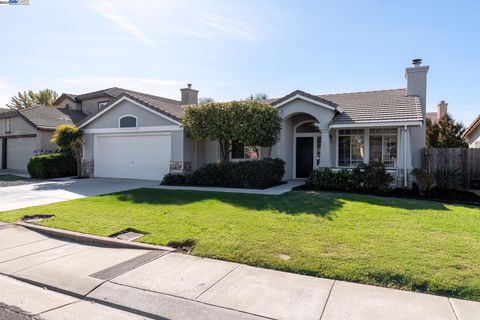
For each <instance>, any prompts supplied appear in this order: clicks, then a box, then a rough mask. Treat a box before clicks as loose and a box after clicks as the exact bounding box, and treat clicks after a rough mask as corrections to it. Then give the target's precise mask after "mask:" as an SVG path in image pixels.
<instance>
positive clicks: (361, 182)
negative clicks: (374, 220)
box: [307, 162, 393, 193]
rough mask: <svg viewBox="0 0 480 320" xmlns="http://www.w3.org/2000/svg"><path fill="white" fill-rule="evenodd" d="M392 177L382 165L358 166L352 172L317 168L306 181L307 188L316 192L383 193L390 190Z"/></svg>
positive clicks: (379, 163) (377, 163)
mask: <svg viewBox="0 0 480 320" xmlns="http://www.w3.org/2000/svg"><path fill="white" fill-rule="evenodd" d="M392 181H393V177H392V176H391V175H389V174H388V173H387V171H386V170H385V167H384V166H383V163H381V162H374V163H372V164H370V165H366V164H360V165H358V167H356V168H355V169H353V170H352V171H349V170H346V169H342V170H338V171H332V170H331V169H329V168H317V169H315V170H313V171H312V173H311V174H310V176H309V177H308V179H307V186H308V187H310V188H313V189H317V190H340V191H367V192H377V193H378V192H380V193H384V192H387V191H388V190H389V189H390V183H391V182H392Z"/></svg>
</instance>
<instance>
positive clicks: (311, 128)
mask: <svg viewBox="0 0 480 320" xmlns="http://www.w3.org/2000/svg"><path fill="white" fill-rule="evenodd" d="M307 132H320V128H319V127H318V125H317V124H316V123H315V122H313V121H312V122H306V123H304V124H301V125H299V126H298V127H297V133H307Z"/></svg>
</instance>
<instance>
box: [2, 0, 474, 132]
mask: <svg viewBox="0 0 480 320" xmlns="http://www.w3.org/2000/svg"><path fill="white" fill-rule="evenodd" d="M479 12H480V2H479V1H419V0H416V1H403V0H402V1H393V0H392V1H389V0H383V1H366V0H365V1H358V0H357V1H342V0H339V1H320V0H317V1H302V0H297V1H291V0H290V1H286V0H255V1H251V0H242V1H233V0H232V1H230V0H217V1H213V0H142V1H133V0H129V1H127V0H95V1H94V0H85V1H83V0H76V1H61V0H58V1H53V0H30V5H28V6H9V5H0V28H1V29H2V31H3V32H2V35H1V37H0V50H1V52H2V59H0V106H2V107H3V106H4V105H5V103H7V102H9V101H10V98H11V96H12V95H14V94H16V93H17V92H18V91H24V90H28V89H33V90H39V89H44V88H50V89H54V90H56V91H57V92H59V93H62V92H67V93H77V94H80V93H85V92H89V91H95V90H100V89H103V88H109V87H113V86H118V87H123V88H127V89H131V90H138V91H143V92H147V93H151V94H155V95H160V96H165V97H169V98H173V99H180V91H179V89H180V88H182V87H185V86H186V84H187V83H192V84H193V87H194V88H195V89H198V90H200V97H211V98H214V99H215V100H216V101H226V100H231V99H241V98H246V97H247V96H249V95H250V94H252V93H257V92H265V93H267V94H268V96H269V97H271V98H275V97H282V96H284V95H286V94H288V93H290V92H292V91H294V90H296V89H300V90H303V91H306V92H309V93H312V94H326V93H340V92H352V91H368V90H381V89H391V88H404V87H406V82H405V77H404V76H405V68H406V67H409V66H411V60H412V59H413V58H422V59H423V61H424V65H429V66H430V71H429V74H428V93H427V95H428V98H427V100H428V101H427V110H429V111H433V110H435V108H436V107H435V106H436V104H437V103H438V102H439V101H440V100H446V101H447V102H448V103H449V112H450V113H451V114H452V115H453V116H454V118H455V119H457V120H459V121H462V122H463V123H464V124H466V125H467V124H469V123H470V122H471V121H472V120H473V119H474V118H475V117H476V115H477V114H479V113H480V77H479V74H480V59H479V57H480V41H479V39H480V19H479Z"/></svg>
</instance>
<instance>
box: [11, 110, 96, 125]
mask: <svg viewBox="0 0 480 320" xmlns="http://www.w3.org/2000/svg"><path fill="white" fill-rule="evenodd" d="M16 112H17V114H20V115H21V116H23V117H24V118H25V119H26V120H27V121H28V122H30V123H31V124H32V125H33V126H35V127H36V128H39V129H55V128H56V127H57V126H59V125H61V124H77V123H78V122H80V120H81V119H83V118H85V117H86V116H87V115H86V114H84V113H83V112H80V111H74V110H68V109H59V108H54V107H47V106H36V107H32V108H28V109H21V110H16Z"/></svg>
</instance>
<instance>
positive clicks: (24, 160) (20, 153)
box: [2, 137, 37, 170]
mask: <svg viewBox="0 0 480 320" xmlns="http://www.w3.org/2000/svg"><path fill="white" fill-rule="evenodd" d="M3 141H4V142H3V143H5V142H6V146H5V147H3V145H2V150H4V151H6V156H5V157H2V158H3V159H5V160H6V166H5V168H6V169H11V170H27V164H28V162H29V161H30V158H31V157H32V156H33V151H34V150H36V149H37V138H36V137H23V138H8V139H3Z"/></svg>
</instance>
